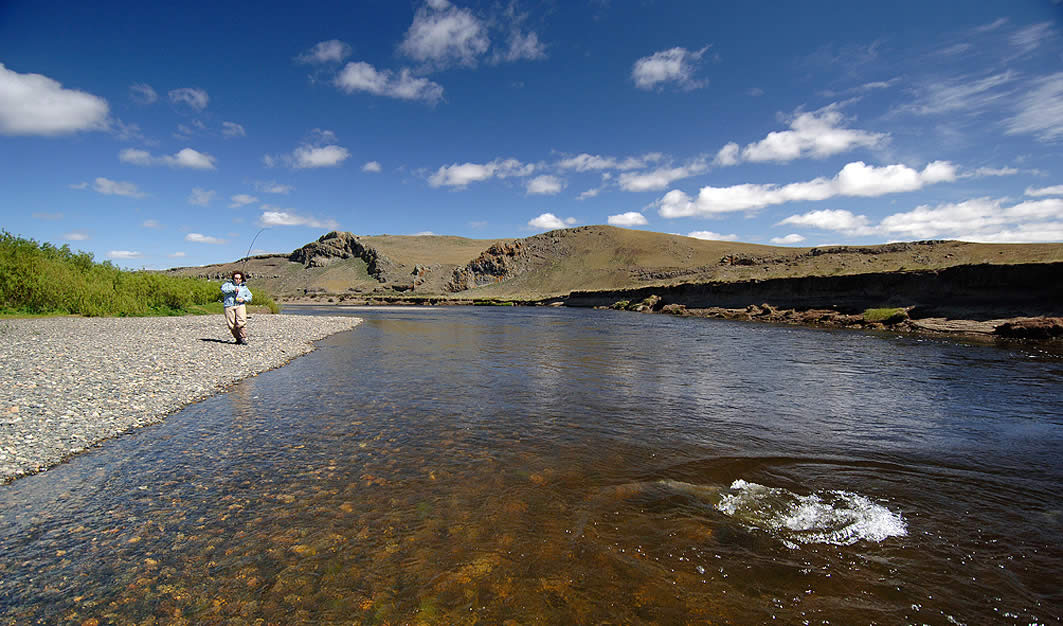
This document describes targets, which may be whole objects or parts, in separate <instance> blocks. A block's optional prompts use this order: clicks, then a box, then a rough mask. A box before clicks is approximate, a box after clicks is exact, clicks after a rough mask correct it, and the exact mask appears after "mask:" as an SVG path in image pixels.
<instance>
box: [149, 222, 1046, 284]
mask: <svg viewBox="0 0 1063 626" xmlns="http://www.w3.org/2000/svg"><path fill="white" fill-rule="evenodd" d="M1060 261H1063V244H1058V243H1053V244H978V243H967V242H960V241H940V240H939V241H918V242H904V243H888V244H882V245H874V246H827V247H818V248H791V247H779V246H766V245H759V244H750V243H740V242H730V241H709V240H702V239H694V238H691V237H683V236H680V235H669V234H664V233H655V232H650V231H642V230H628V229H624V228H617V227H614V226H579V227H576V228H567V229H561V230H554V231H550V232H546V233H542V234H538V235H533V236H530V237H524V238H520V239H466V238H464V237H454V236H444V235H375V236H359V235H354V234H352V233H349V232H339V231H334V232H330V233H327V234H325V235H323V236H322V237H320V238H319V239H317V240H316V241H312V242H310V243H307V244H306V245H304V246H302V247H300V248H299V249H297V250H294V251H292V252H291V253H290V254H288V255H280V254H278V255H258V256H253V257H250V258H248V259H246V260H245V259H239V260H237V261H233V262H232V263H222V264H216V265H207V266H202V267H180V268H174V269H171V270H167V272H168V273H173V274H181V275H194V276H201V277H208V278H220V277H222V276H224V275H226V274H228V273H229V272H230V271H232V270H233V269H235V268H237V267H244V266H245V265H246V271H247V273H248V275H249V277H250V279H251V281H252V282H256V281H260V284H263V285H265V286H266V287H267V288H268V289H270V290H271V291H272V292H273V293H275V294H277V295H278V296H280V297H283V298H299V297H304V296H308V295H314V294H327V295H330V296H334V297H336V298H357V297H366V298H374V297H391V296H400V295H401V296H407V297H411V296H414V297H416V296H438V297H440V298H456V299H476V298H496V299H517V300H542V299H547V298H556V297H561V296H565V295H567V294H569V293H571V292H573V291H594V290H624V289H639V288H642V287H648V286H664V285H674V284H678V283H701V282H729V281H747V280H764V279H770V278H796V277H804V276H839V275H850V274H865V273H881V272H893V271H902V270H904V271H907V270H933V269H942V268H946V267H954V266H960V265H977V264H1016V263H1050V262H1060Z"/></svg>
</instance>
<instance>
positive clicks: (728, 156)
mask: <svg viewBox="0 0 1063 626" xmlns="http://www.w3.org/2000/svg"><path fill="white" fill-rule="evenodd" d="M738 157H739V147H738V144H736V143H735V142H733V141H732V142H729V143H728V144H727V145H725V146H724V147H722V148H720V151H719V152H717V153H716V158H715V159H713V161H712V162H713V163H714V164H716V165H722V166H724V167H726V166H728V165H738Z"/></svg>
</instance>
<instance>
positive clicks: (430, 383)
mask: <svg viewBox="0 0 1063 626" xmlns="http://www.w3.org/2000/svg"><path fill="white" fill-rule="evenodd" d="M292 310H294V311H295V312H300V313H305V314H320V313H328V314H336V313H337V312H340V313H342V314H351V315H357V316H359V317H363V318H364V319H365V320H366V321H365V323H363V324H362V325H360V326H359V327H358V328H356V329H355V330H353V331H350V332H346V333H342V334H339V335H335V336H332V337H330V338H328V339H325V340H323V341H322V342H320V343H319V346H320V347H319V349H318V350H317V351H315V352H314V353H312V354H310V355H308V356H305V357H302V358H300V359H298V360H296V361H294V362H293V363H291V364H289V365H288V366H285V367H283V368H281V369H278V370H274V371H271V372H266V373H264V374H261V375H259V376H256V377H253V378H250V379H247V380H245V381H243V382H241V383H239V384H237V385H236V386H234V387H233V388H232V389H231V390H230V391H228V392H227V393H224V394H221V395H218V396H216V397H213V398H210V399H208V400H205V401H202V402H199V403H197V404H194V405H191V406H189V407H187V408H185V409H183V410H182V411H180V412H178V413H175V414H174V415H172V416H170V417H169V418H168V419H167V420H166V421H165V422H163V423H162V424H159V425H156V426H152V427H149V428H144V429H141V430H139V431H137V432H135V433H132V434H130V435H126V436H123V437H120V438H117V439H115V440H112V441H109V442H106V443H104V444H103V445H101V446H99V447H98V448H97V449H95V450H92V451H90V452H88V453H86V454H82V455H79V456H77V457H75V458H73V459H71V460H70V461H68V462H67V463H64V464H62V465H60V466H57V467H55V468H53V469H51V470H49V471H47V472H44V473H42V474H39V475H35V476H30V477H27V478H23V479H20V480H17V481H15V482H14V483H11V484H9V485H5V486H0V623H12V624H14V623H18V624H23V623H35V622H44V623H53V622H66V623H79V624H81V623H89V624H92V623H101V624H102V623H117V624H133V623H138V624H140V623H192V624H211V623H227V624H240V623H246V624H254V623H256V620H264V622H261V621H260V622H258V623H314V624H317V623H351V622H354V623H380V624H383V623H388V624H403V623H438V624H454V623H485V624H501V623H504V622H506V620H513V621H512V622H511V623H522V624H523V623H550V624H572V623H588V624H589V623H707V622H711V623H735V624H746V623H767V622H772V621H775V622H777V623H790V624H799V623H808V624H821V623H835V624H852V623H882V624H903V623H928V624H948V623H965V624H987V623H1002V624H1010V623H1015V624H1030V623H1058V622H1059V621H1061V619H1063V591H1061V589H1063V545H1061V542H1060V537H1063V498H1061V496H1060V493H1061V492H1063V393H1061V392H1063V357H1061V356H1060V355H1059V354H1058V353H1055V354H1053V353H1049V352H1043V351H1041V350H1040V349H1038V348H1037V347H1036V346H1024V345H1020V344H1004V345H980V344H970V343H963V342H957V341H943V340H935V339H927V338H919V337H912V336H894V335H890V334H886V333H864V332H856V331H841V330H821V329H812V328H800V327H786V326H771V325H764V324H754V323H740V322H727V321H717V320H700V319H681V318H671V317H668V316H662V315H640V314H634V313H624V312H614V311H588V310H569V309H542V308H535V309H533V308H469V307H461V308H458V307H442V308H380V309H371V308H370V309H364V308H362V309H354V308H350V309H345V308H328V309H315V308H313V307H293V308H292ZM252 331H253V320H252ZM251 349H254V346H253V345H252V346H251ZM92 620H97V622H93V621H92Z"/></svg>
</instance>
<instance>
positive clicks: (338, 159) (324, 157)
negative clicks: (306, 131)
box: [292, 146, 351, 169]
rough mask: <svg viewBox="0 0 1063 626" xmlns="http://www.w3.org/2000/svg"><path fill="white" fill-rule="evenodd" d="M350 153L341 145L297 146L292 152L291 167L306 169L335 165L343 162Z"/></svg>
mask: <svg viewBox="0 0 1063 626" xmlns="http://www.w3.org/2000/svg"><path fill="white" fill-rule="evenodd" d="M350 156H351V153H350V152H349V151H348V150H347V148H344V147H342V146H320V147H316V148H315V147H312V146H299V147H298V148H296V149H295V151H294V152H292V159H293V163H292V167H294V168H296V169H306V168H311V167H335V166H337V165H339V164H340V163H343V162H344V161H346V160H347V158H348V157H350Z"/></svg>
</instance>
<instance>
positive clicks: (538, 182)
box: [528, 176, 565, 195]
mask: <svg viewBox="0 0 1063 626" xmlns="http://www.w3.org/2000/svg"><path fill="white" fill-rule="evenodd" d="M564 186H565V183H564V181H562V180H561V179H560V178H558V177H557V176H536V177H535V178H533V179H531V180H530V181H528V193H529V194H540V195H553V194H556V193H560V192H561V189H563V188H564Z"/></svg>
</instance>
